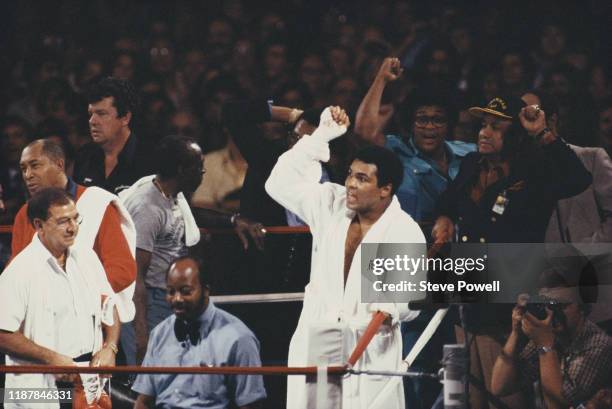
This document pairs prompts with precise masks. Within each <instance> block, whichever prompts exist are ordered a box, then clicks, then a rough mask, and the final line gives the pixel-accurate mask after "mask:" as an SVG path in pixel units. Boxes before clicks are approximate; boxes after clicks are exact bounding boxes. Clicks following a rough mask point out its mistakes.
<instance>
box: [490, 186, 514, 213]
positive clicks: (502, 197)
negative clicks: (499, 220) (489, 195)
mask: <svg viewBox="0 0 612 409" xmlns="http://www.w3.org/2000/svg"><path fill="white" fill-rule="evenodd" d="M508 202H510V199H508V197H507V196H506V191H505V190H504V191H503V192H501V193H500V194H499V195H498V196H497V199H495V203H494V204H493V209H491V210H493V212H494V213H497V214H499V215H502V214H504V212H505V211H506V206H508Z"/></svg>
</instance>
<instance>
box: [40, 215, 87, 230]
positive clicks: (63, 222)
mask: <svg viewBox="0 0 612 409" xmlns="http://www.w3.org/2000/svg"><path fill="white" fill-rule="evenodd" d="M47 221H53V223H55V225H56V226H57V227H61V228H63V229H65V228H66V227H68V226H70V225H74V226H80V225H81V223H83V216H81V215H78V216H76V217H62V218H61V219H58V220H52V219H49V220H47Z"/></svg>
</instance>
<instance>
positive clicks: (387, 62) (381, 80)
mask: <svg viewBox="0 0 612 409" xmlns="http://www.w3.org/2000/svg"><path fill="white" fill-rule="evenodd" d="M401 74H402V68H401V66H400V61H399V59H397V58H390V57H389V58H385V59H384V61H383V63H382V65H381V66H380V68H379V70H378V73H377V74H376V77H375V78H374V82H372V85H371V86H370V89H369V90H368V92H367V94H366V96H365V97H364V98H363V101H361V104H360V105H359V109H358V110H357V117H356V119H355V133H356V134H357V135H358V136H359V137H361V138H362V139H363V140H365V141H368V142H370V143H373V144H376V145H379V146H384V145H385V135H384V134H383V130H382V129H381V128H382V127H383V126H384V124H383V123H382V121H381V118H380V104H381V100H382V94H383V91H384V90H385V87H386V86H387V83H389V82H391V81H395V80H397V79H398V78H399V76H400V75H401Z"/></svg>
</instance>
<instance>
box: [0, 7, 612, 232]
mask: <svg viewBox="0 0 612 409" xmlns="http://www.w3.org/2000/svg"><path fill="white" fill-rule="evenodd" d="M604 3H605V2H597V1H592V2H589V3H586V4H577V3H576V4H574V3H569V2H568V3H567V4H559V3H556V2H544V4H538V5H529V4H524V5H523V6H524V7H520V4H516V5H515V4H512V5H510V4H505V3H504V2H473V3H470V4H469V5H468V4H466V5H464V4H461V5H460V4H456V3H454V2H446V1H433V2H428V3H427V4H420V2H410V1H377V2H365V1H361V2H343V1H338V2H314V3H313V2H305V1H301V0H292V1H288V2H285V3H283V4H277V3H276V2H263V3H262V2H257V4H251V3H249V2H245V1H240V0H232V1H223V2H213V1H210V2H202V3H201V4H196V3H191V2H176V3H160V4H157V3H150V4H149V3H130V4H126V5H120V6H119V5H117V4H114V3H112V2H104V1H99V2H95V3H93V4H87V5H85V4H80V3H79V2H72V1H63V2H60V3H59V4H56V3H54V4H49V5H35V4H34V3H30V2H20V4H18V5H12V6H9V7H7V13H6V17H9V21H8V22H7V23H8V25H7V26H6V27H7V29H6V34H7V35H8V36H7V38H8V40H9V41H7V42H6V43H5V44H4V48H5V52H4V55H3V57H4V60H3V70H4V75H3V76H2V79H3V81H4V84H3V87H2V93H3V98H2V99H1V100H0V110H1V111H2V113H3V115H2V121H1V122H2V162H1V166H0V178H1V182H2V186H3V188H4V198H5V200H6V201H8V204H9V206H8V207H9V209H8V210H9V211H8V212H7V213H5V214H4V215H3V216H2V223H10V221H11V216H12V214H11V210H12V209H16V208H18V205H17V204H12V202H11V199H15V200H17V201H19V202H21V201H23V200H24V199H25V197H24V191H23V187H22V186H20V183H18V182H19V179H20V178H19V177H16V175H15V172H16V166H17V162H18V158H19V154H20V152H21V150H22V148H23V147H24V146H25V144H26V143H27V142H28V141H29V140H32V139H33V138H44V137H55V138H57V139H58V140H60V141H61V142H62V143H63V145H64V147H65V149H66V151H67V152H68V155H69V156H71V157H72V158H73V157H74V155H76V153H77V152H78V150H79V148H80V147H81V146H82V145H83V144H85V143H86V142H88V141H89V140H90V136H89V132H88V125H87V119H88V117H87V104H86V102H85V101H84V100H83V91H84V89H86V88H87V86H88V84H90V83H91V82H92V81H95V80H97V79H99V78H101V77H104V76H107V75H113V76H116V77H122V78H127V79H129V80H131V81H132V82H134V83H135V84H136V85H137V87H138V89H139V91H140V92H141V105H140V108H141V109H140V112H139V113H138V115H135V118H134V119H135V121H136V124H135V125H136V130H137V131H136V132H137V133H138V134H139V135H141V137H143V138H145V139H146V141H147V142H148V143H149V144H151V146H153V145H154V144H155V142H156V141H158V140H159V139H160V138H161V137H162V136H163V135H166V134H169V133H178V134H184V135H187V136H193V137H196V138H198V139H199V140H200V141H201V144H202V146H203V149H204V150H205V151H206V152H210V151H214V150H217V149H220V148H223V147H224V146H226V145H227V143H228V140H227V139H228V136H227V133H224V131H223V127H222V126H221V104H222V103H223V102H224V101H227V100H229V99H238V98H243V97H248V98H253V97H261V98H266V99H271V100H274V103H275V104H276V105H281V106H283V105H284V106H290V107H299V108H302V109H307V108H310V107H319V108H322V107H324V106H327V105H330V104H333V105H339V106H342V107H344V108H345V109H347V111H348V112H349V113H351V114H352V115H354V113H355V111H356V109H357V107H358V105H359V103H360V101H361V98H362V97H363V95H364V94H365V92H366V90H367V88H368V86H369V85H370V83H371V81H372V78H373V77H374V75H375V74H376V71H377V69H378V67H379V65H380V63H381V62H382V60H383V58H385V57H387V56H390V55H391V56H397V57H398V58H399V59H400V61H401V63H402V66H403V67H404V75H403V77H402V80H401V81H400V82H397V83H396V84H394V86H393V87H391V88H390V89H389V90H388V92H386V93H385V96H384V99H385V100H386V101H388V102H393V103H394V104H396V105H397V106H400V105H401V102H402V101H403V100H405V99H406V98H409V97H410V93H411V91H412V90H413V88H414V87H415V85H422V84H423V83H425V82H426V83H428V84H432V85H435V86H442V87H445V88H446V89H448V90H449V91H451V92H450V93H451V95H453V98H454V101H453V102H454V107H455V112H454V115H453V116H452V118H450V119H451V123H452V125H453V132H452V134H453V136H454V138H455V139H459V140H467V141H473V140H474V138H475V135H476V132H475V130H476V128H474V125H475V124H474V122H473V119H472V118H471V117H470V116H469V115H468V114H467V110H466V109H467V107H469V106H473V105H475V104H477V103H480V102H482V101H488V100H490V99H491V97H493V96H494V95H498V94H500V93H504V94H513V95H517V96H520V95H522V94H523V93H524V92H525V91H526V90H528V89H531V88H534V87H535V88H539V89H543V90H545V91H548V92H549V93H550V94H552V95H553V96H554V97H555V98H556V99H557V101H558V103H559V105H560V125H559V126H560V129H559V133H560V134H561V135H563V137H564V138H565V140H567V141H568V142H571V143H574V144H576V145H581V146H604V147H606V148H607V149H608V151H609V150H610V146H611V144H612V124H611V123H610V118H611V117H612V104H611V102H610V99H609V97H610V93H611V89H612V87H611V86H610V84H609V53H607V52H606V47H607V46H608V45H609V44H607V43H606V41H607V40H606V36H605V30H606V26H605V23H606V21H605V18H606V16H605V4H604ZM401 115H402V111H401V110H400V109H397V110H395V114H394V116H395V118H394V120H392V121H391V123H390V125H389V127H390V128H393V129H389V130H388V131H390V132H393V131H399V132H400V133H402V129H401V128H402V121H401V120H400V119H401ZM262 127H263V128H264V131H265V133H266V135H267V136H268V137H269V138H271V139H274V138H280V137H282V136H284V134H285V132H286V130H285V128H284V127H283V126H282V125H281V124H264V125H262Z"/></svg>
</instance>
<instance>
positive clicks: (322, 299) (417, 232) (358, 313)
mask: <svg viewBox="0 0 612 409" xmlns="http://www.w3.org/2000/svg"><path fill="white" fill-rule="evenodd" d="M348 125H349V119H348V116H347V115H346V113H345V112H344V110H342V109H341V108H339V107H331V108H326V109H325V110H324V111H323V113H322V114H321V119H320V121H319V127H318V128H317V129H316V130H315V131H314V132H313V133H312V134H311V135H305V136H304V137H303V138H301V139H300V140H299V141H298V142H297V143H296V144H295V145H294V146H293V148H291V149H290V150H288V151H287V152H285V153H284V154H282V155H281V156H280V158H279V159H278V162H277V164H276V166H275V167H274V169H273V170H272V173H271V175H270V177H269V178H268V181H267V182H266V191H267V192H268V194H269V195H270V196H271V197H272V198H273V199H274V200H276V201H277V202H278V203H279V204H281V205H282V206H283V207H285V208H286V209H289V210H290V211H292V212H294V213H295V214H296V215H297V216H299V217H300V218H301V219H302V220H304V221H305V222H306V223H307V224H308V226H309V227H310V231H311V234H312V237H313V239H312V264H311V266H312V267H311V273H310V281H309V283H308V286H307V287H306V289H305V295H304V305H303V308H302V312H301V314H300V319H299V322H298V326H297V329H296V331H295V333H294V334H293V337H292V338H291V343H290V346H289V366H306V365H315V364H317V362H313V361H314V360H315V358H312V357H313V356H316V357H319V356H320V354H321V353H322V352H321V351H320V350H319V349H318V348H317V346H320V347H321V348H325V357H326V358H330V359H334V358H337V359H338V360H342V359H343V358H341V357H338V355H342V354H341V353H338V354H335V353H331V355H335V357H332V356H331V355H330V352H329V351H330V350H333V349H334V348H337V347H340V349H343V350H345V351H346V352H348V351H351V350H353V348H355V345H356V342H357V339H358V338H359V336H360V334H362V333H363V332H362V331H364V330H365V328H366V327H367V325H368V324H369V322H370V320H371V319H372V315H373V314H374V313H376V312H377V311H383V312H386V313H387V314H388V315H389V316H390V319H389V320H388V322H387V324H384V325H382V327H381V328H380V329H379V331H378V332H377V333H376V334H375V336H374V338H373V340H372V342H371V347H368V348H367V350H366V351H365V355H364V356H363V358H362V359H361V360H360V361H359V362H358V364H359V367H360V368H362V369H368V368H373V367H375V368H377V369H383V368H384V369H385V370H400V369H401V366H402V365H401V358H402V357H401V353H402V342H401V334H400V328H399V322H400V321H405V320H410V319H414V318H415V317H416V316H417V315H418V313H417V312H414V311H410V310H409V308H408V304H407V303H399V302H398V303H385V304H379V303H371V302H370V303H366V302H363V303H362V302H361V287H360V284H361V259H362V248H361V247H360V245H361V244H362V243H371V244H372V245H375V244H376V243H413V244H416V245H417V246H415V247H417V248H419V247H420V246H421V245H423V247H424V243H425V238H424V236H423V233H422V232H421V229H420V228H419V226H418V225H417V224H416V223H415V222H414V220H413V219H412V218H411V217H410V216H409V215H408V214H407V213H406V212H404V211H403V210H402V209H401V207H400V205H399V201H398V199H397V197H396V196H395V191H396V189H397V187H398V186H399V185H400V184H401V180H402V165H401V163H400V161H399V159H398V158H397V157H396V156H395V155H394V154H393V152H391V151H389V150H387V149H385V148H382V147H379V146H370V147H367V148H364V149H362V150H361V151H359V152H358V153H357V154H356V155H355V159H354V160H353V161H352V163H351V165H350V169H349V171H348V176H347V178H346V180H345V183H344V186H341V185H338V184H335V183H329V182H326V183H320V178H321V163H320V162H321V161H323V162H325V161H327V160H329V142H330V141H331V140H333V139H335V138H337V137H339V136H340V135H342V134H344V133H345V132H346V129H347V127H348ZM421 250H422V249H421ZM364 258H365V257H364ZM321 328H325V329H326V331H327V330H329V331H328V332H326V334H329V333H334V334H342V335H338V338H341V340H340V339H338V338H336V339H333V340H328V339H327V338H325V337H324V336H321V337H319V335H318V334H319V333H318V332H317V331H320V330H321ZM322 339H326V340H328V341H322ZM321 344H324V345H321ZM340 344H343V345H340ZM309 356H310V359H309ZM343 363H344V362H343ZM287 382H288V384H287V407H288V408H291V409H298V408H299V409H302V408H305V407H307V405H308V399H309V394H308V388H307V385H306V380H305V377H303V376H291V377H289V379H288V381H287ZM339 395H340V394H334V395H333V396H331V397H330V399H334V400H338V401H339V400H341V401H342V402H341V403H342V407H347V408H353V409H359V408H366V407H368V408H372V409H374V408H383V407H384V408H385V409H393V408H396V409H400V408H402V409H403V408H404V393H403V386H402V383H401V382H394V381H393V380H392V379H390V378H389V377H381V378H380V379H376V380H372V379H371V378H370V377H367V376H365V377H358V378H354V377H349V378H344V379H343V380H342V394H341V396H339ZM374 402H378V403H377V404H375V403H374ZM338 403H339V404H340V402H338Z"/></svg>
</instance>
